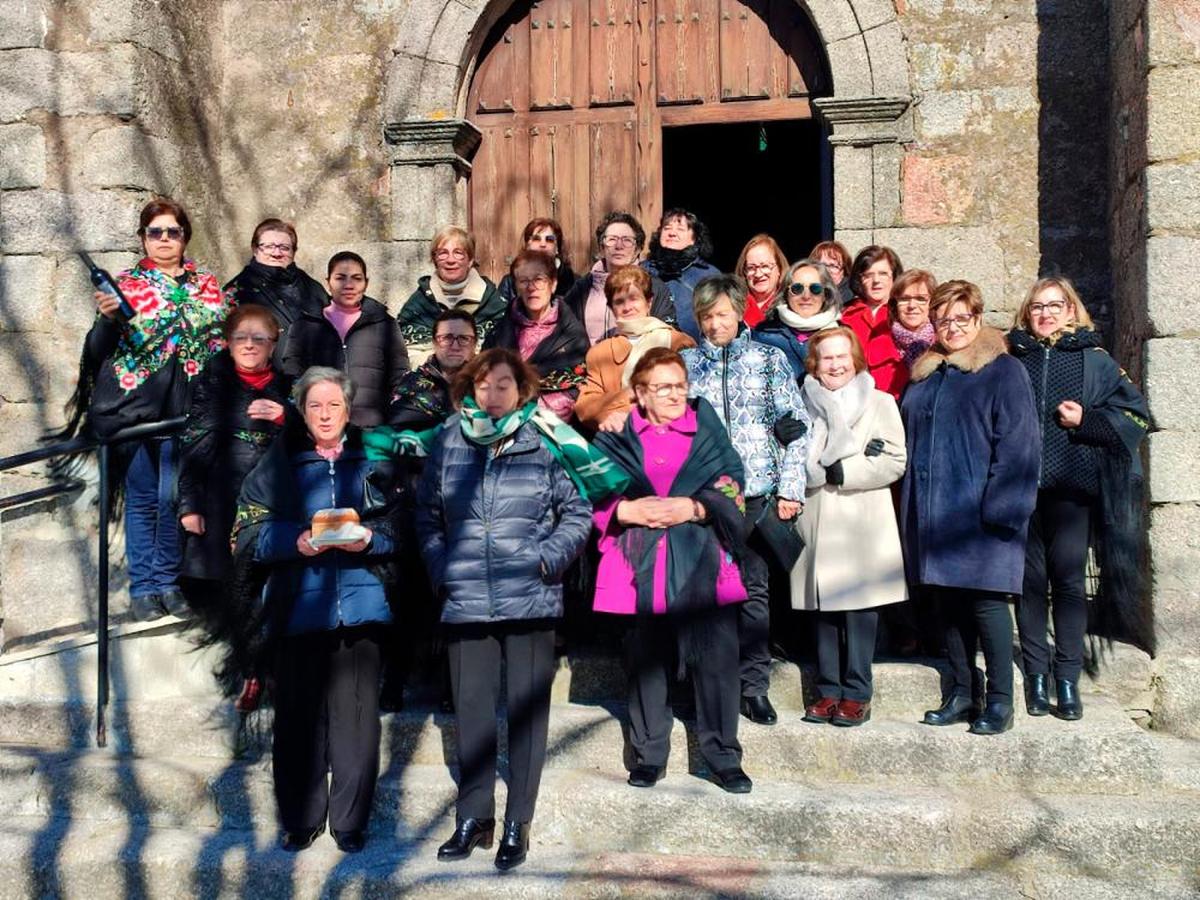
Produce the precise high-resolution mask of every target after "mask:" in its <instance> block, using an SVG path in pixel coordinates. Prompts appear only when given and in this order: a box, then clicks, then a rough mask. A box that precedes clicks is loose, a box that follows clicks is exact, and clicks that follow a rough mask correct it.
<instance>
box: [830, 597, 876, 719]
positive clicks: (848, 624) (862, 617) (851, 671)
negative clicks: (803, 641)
mask: <svg viewBox="0 0 1200 900" xmlns="http://www.w3.org/2000/svg"><path fill="white" fill-rule="evenodd" d="M878 627H879V610H878V609H855V610H847V611H846V612H818V613H817V694H818V695H819V696H821V697H832V698H833V699H835V700H857V701H859V702H860V703H866V702H868V701H869V700H870V699H871V693H872V685H871V661H872V660H873V659H874V658H875V633H876V630H877V629H878Z"/></svg>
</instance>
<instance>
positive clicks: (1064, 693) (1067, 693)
mask: <svg viewBox="0 0 1200 900" xmlns="http://www.w3.org/2000/svg"><path fill="white" fill-rule="evenodd" d="M1054 687H1055V691H1056V693H1057V694H1058V708H1057V709H1055V711H1054V714H1055V715H1056V716H1058V717H1059V718H1060V719H1066V720H1067V721H1068V722H1074V721H1075V720H1076V719H1082V718H1083V700H1081V699H1080V698H1079V682H1078V681H1072V680H1071V679H1070V678H1056V679H1054Z"/></svg>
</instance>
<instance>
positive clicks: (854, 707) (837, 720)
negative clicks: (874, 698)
mask: <svg viewBox="0 0 1200 900" xmlns="http://www.w3.org/2000/svg"><path fill="white" fill-rule="evenodd" d="M829 721H830V722H832V723H833V724H834V725H841V726H842V727H843V728H845V727H849V726H851V725H861V724H862V723H863V722H869V721H871V701H870V700H868V701H867V702H866V703H860V702H859V701H858V700H843V701H842V702H841V703H839V704H838V706H837V712H835V713H834V714H833V718H831V719H830V720H829Z"/></svg>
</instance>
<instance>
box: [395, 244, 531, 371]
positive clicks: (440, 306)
mask: <svg viewBox="0 0 1200 900" xmlns="http://www.w3.org/2000/svg"><path fill="white" fill-rule="evenodd" d="M429 259H430V261H431V262H432V263H433V274H432V275H422V276H421V277H420V278H419V279H417V289H416V290H415V291H413V292H412V295H411V296H410V297H409V298H408V299H407V300H406V301H404V306H403V307H401V309H400V315H399V316H397V317H396V318H397V321H399V323H400V331H401V332H402V333H403V335H404V342H405V344H406V345H407V346H408V353H409V358H410V359H411V360H412V364H413V365H414V366H419V365H421V363H423V362H425V360H427V359H428V358H429V357H430V355H432V353H433V325H434V322H436V321H437V317H438V314H439V313H441V312H442V310H445V309H461V310H463V311H464V312H469V313H470V314H471V315H472V316H474V317H475V327H476V330H477V332H478V335H479V341H480V343H482V342H483V340H484V339H485V338H486V337H487V336H488V335H489V334H490V333H491V331H492V328H493V327H495V325H496V323H497V322H499V321H500V319H502V318H503V317H504V311H505V309H506V308H507V306H508V301H507V300H506V299H505V297H504V296H503V295H502V294H501V293H500V291H498V290H497V289H496V286H495V285H494V284H492V283H491V282H490V281H489V280H488V279H487V278H486V277H485V276H484V275H481V274H480V273H479V270H478V269H477V268H476V267H475V237H474V235H472V234H471V233H470V232H469V231H467V230H466V229H465V228H459V227H458V226H457V225H447V226H446V227H445V228H442V229H441V230H439V231H438V233H437V234H435V235H434V236H433V240H431V241H430V242H429Z"/></svg>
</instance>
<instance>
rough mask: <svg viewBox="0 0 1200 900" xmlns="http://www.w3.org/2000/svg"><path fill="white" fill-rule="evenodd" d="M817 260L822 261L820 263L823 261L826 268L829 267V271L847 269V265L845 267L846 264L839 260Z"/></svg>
mask: <svg viewBox="0 0 1200 900" xmlns="http://www.w3.org/2000/svg"><path fill="white" fill-rule="evenodd" d="M817 261H818V262H820V263H822V264H823V265H824V266H825V268H827V269H829V271H831V272H844V271H846V267H845V266H843V265H842V264H841V263H840V262H837V261H836V260H832V259H821V260H817Z"/></svg>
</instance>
